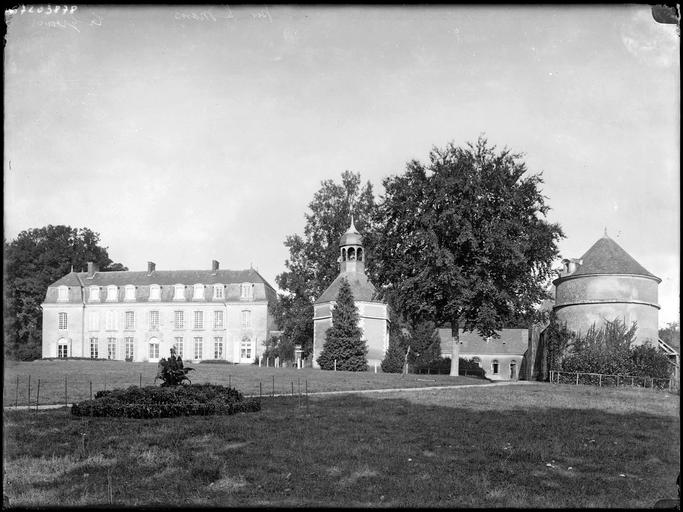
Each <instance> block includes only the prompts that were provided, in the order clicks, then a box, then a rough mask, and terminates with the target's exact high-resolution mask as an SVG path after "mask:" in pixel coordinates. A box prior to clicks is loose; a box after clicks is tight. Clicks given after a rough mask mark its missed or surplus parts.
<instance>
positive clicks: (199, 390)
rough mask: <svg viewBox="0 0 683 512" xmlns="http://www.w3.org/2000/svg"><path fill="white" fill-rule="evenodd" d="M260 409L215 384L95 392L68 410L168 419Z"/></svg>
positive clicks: (257, 403) (80, 413) (78, 413)
mask: <svg viewBox="0 0 683 512" xmlns="http://www.w3.org/2000/svg"><path fill="white" fill-rule="evenodd" d="M259 410H261V402H260V401H259V400H258V399H253V398H245V397H244V395H242V393H240V392H239V391H237V390H236V389H234V388H230V387H226V386H220V385H215V384H192V385H189V386H174V387H158V386H147V387H143V388H139V387H137V386H131V387H129V388H127V389H114V390H108V391H98V392H97V393H95V399H94V400H85V401H83V402H79V403H77V404H74V405H73V406H72V407H71V414H73V415H74V416H114V417H121V416H124V417H128V418H168V417H172V416H192V415H210V414H235V413H238V412H255V411H259Z"/></svg>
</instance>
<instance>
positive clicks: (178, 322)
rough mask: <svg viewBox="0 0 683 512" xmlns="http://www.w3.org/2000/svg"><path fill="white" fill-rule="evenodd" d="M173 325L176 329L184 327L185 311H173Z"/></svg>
mask: <svg viewBox="0 0 683 512" xmlns="http://www.w3.org/2000/svg"><path fill="white" fill-rule="evenodd" d="M173 325H174V326H175V328H176V329H184V328H185V313H184V312H183V311H175V312H174V313H173Z"/></svg>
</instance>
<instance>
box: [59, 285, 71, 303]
mask: <svg viewBox="0 0 683 512" xmlns="http://www.w3.org/2000/svg"><path fill="white" fill-rule="evenodd" d="M57 302H69V287H68V286H60V287H59V288H57Z"/></svg>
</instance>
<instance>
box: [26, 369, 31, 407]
mask: <svg viewBox="0 0 683 512" xmlns="http://www.w3.org/2000/svg"><path fill="white" fill-rule="evenodd" d="M27 403H28V406H29V407H31V375H29V376H28V402H27Z"/></svg>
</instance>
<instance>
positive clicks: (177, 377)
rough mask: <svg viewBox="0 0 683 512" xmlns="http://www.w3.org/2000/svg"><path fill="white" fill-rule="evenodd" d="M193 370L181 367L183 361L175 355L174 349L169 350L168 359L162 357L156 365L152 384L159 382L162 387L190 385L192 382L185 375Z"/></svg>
mask: <svg viewBox="0 0 683 512" xmlns="http://www.w3.org/2000/svg"><path fill="white" fill-rule="evenodd" d="M193 370H194V368H190V367H186V366H184V365H183V360H182V359H181V358H180V357H179V356H177V355H176V349H175V348H171V355H170V356H169V358H168V359H166V358H164V357H162V358H161V360H160V361H159V364H158V365H157V375H156V377H154V382H156V381H157V379H158V380H161V385H162V386H178V385H180V384H185V383H188V384H191V383H192V381H191V380H190V378H189V377H188V376H187V374H188V373H189V372H191V371H193Z"/></svg>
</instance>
